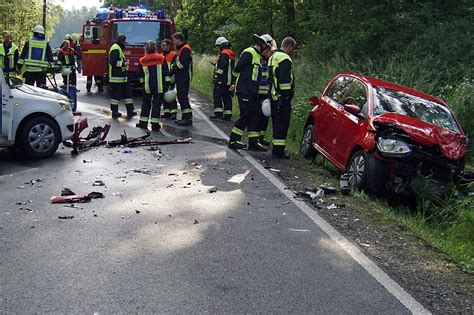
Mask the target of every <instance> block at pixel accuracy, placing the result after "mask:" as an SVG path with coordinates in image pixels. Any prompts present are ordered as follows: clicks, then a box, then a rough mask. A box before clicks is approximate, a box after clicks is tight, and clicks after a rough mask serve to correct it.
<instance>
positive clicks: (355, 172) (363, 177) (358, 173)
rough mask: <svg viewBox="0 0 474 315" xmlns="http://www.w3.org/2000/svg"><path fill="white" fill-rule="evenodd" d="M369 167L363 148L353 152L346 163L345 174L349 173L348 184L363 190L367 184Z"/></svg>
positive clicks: (352, 187)
mask: <svg viewBox="0 0 474 315" xmlns="http://www.w3.org/2000/svg"><path fill="white" fill-rule="evenodd" d="M369 172H370V168H369V159H368V157H367V154H366V153H365V152H364V151H363V150H359V151H356V152H354V154H353V155H352V156H351V159H350V160H349V164H348V165H347V174H349V186H350V187H351V189H357V190H365V189H367V187H368V185H367V182H368V178H370V175H369Z"/></svg>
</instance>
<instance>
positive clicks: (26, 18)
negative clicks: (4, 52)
mask: <svg viewBox="0 0 474 315" xmlns="http://www.w3.org/2000/svg"><path fill="white" fill-rule="evenodd" d="M46 12H47V13H46V37H47V38H51V36H52V35H53V34H54V30H55V25H56V23H57V21H58V15H59V13H60V12H61V7H60V6H58V5H54V4H51V3H48V6H47V10H46ZM38 24H41V25H42V24H43V1H41V0H15V1H11V0H0V25H1V26H2V29H3V30H9V31H10V32H11V33H12V36H13V41H15V42H16V43H17V44H19V46H20V47H22V46H23V44H24V42H25V41H26V40H27V39H29V38H30V37H31V36H32V30H33V27H34V26H35V25H38Z"/></svg>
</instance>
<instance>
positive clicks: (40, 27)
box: [33, 25, 44, 35]
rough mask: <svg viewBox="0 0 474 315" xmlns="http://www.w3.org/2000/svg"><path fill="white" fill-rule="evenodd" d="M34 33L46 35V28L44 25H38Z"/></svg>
mask: <svg viewBox="0 0 474 315" xmlns="http://www.w3.org/2000/svg"><path fill="white" fill-rule="evenodd" d="M33 32H34V33H38V34H43V35H44V27H43V26H42V25H36V26H35V27H34V28H33Z"/></svg>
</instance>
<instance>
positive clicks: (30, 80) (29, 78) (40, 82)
mask: <svg viewBox="0 0 474 315" xmlns="http://www.w3.org/2000/svg"><path fill="white" fill-rule="evenodd" d="M24 77H25V83H26V84H28V85H35V83H36V86H38V87H41V86H44V85H46V73H44V72H43V71H38V72H25V74H24Z"/></svg>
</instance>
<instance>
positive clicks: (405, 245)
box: [191, 93, 474, 314]
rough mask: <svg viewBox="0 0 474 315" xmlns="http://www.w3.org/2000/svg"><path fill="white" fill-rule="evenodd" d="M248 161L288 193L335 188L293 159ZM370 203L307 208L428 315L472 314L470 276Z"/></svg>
mask: <svg viewBox="0 0 474 315" xmlns="http://www.w3.org/2000/svg"><path fill="white" fill-rule="evenodd" d="M191 98H192V101H193V103H195V104H198V105H199V106H200V107H201V109H202V110H203V111H204V112H205V113H206V114H208V115H212V108H211V106H212V105H210V102H208V101H206V100H205V98H203V97H202V96H200V95H198V94H196V93H193V94H192V95H191ZM214 123H215V124H216V125H217V126H218V127H219V128H221V129H222V130H223V131H224V132H226V133H230V129H231V128H232V126H233V124H232V123H230V122H224V121H214ZM252 156H254V158H256V159H257V160H258V161H259V162H260V163H261V164H262V165H264V166H265V167H266V168H269V169H270V168H271V169H273V170H275V173H277V175H278V176H279V178H280V179H281V180H282V181H283V182H284V183H285V184H286V185H287V186H288V187H289V188H290V189H292V190H293V191H294V192H298V191H306V190H307V188H316V189H317V188H319V187H320V186H321V185H323V186H334V187H338V186H339V184H338V175H337V174H336V173H335V172H331V171H329V170H328V168H325V167H322V166H321V165H316V164H315V163H311V162H310V161H307V160H304V159H301V158H299V157H293V156H292V158H291V159H290V160H278V159H272V158H271V155H270V152H268V153H263V154H262V153H256V154H254V153H252ZM276 170H278V171H276ZM375 199H376V198H374V197H364V196H357V197H354V196H351V195H349V196H344V195H342V194H340V193H339V192H336V193H335V194H333V195H328V196H325V197H322V198H318V201H317V202H316V203H315V204H313V203H311V202H310V201H309V200H308V202H307V203H308V204H309V205H311V206H312V208H313V209H314V210H315V211H317V212H318V214H319V215H320V216H321V217H322V218H324V219H325V220H326V221H327V222H329V223H330V224H331V225H332V226H334V227H335V228H336V229H337V230H338V231H339V232H340V233H341V234H343V235H344V236H345V237H346V238H348V239H349V240H351V241H352V242H353V243H354V244H357V245H358V247H359V248H360V249H361V251H362V252H363V253H365V254H366V255H367V256H368V257H369V258H370V259H371V260H372V261H374V262H375V263H377V265H378V266H379V267H381V268H382V269H383V270H384V271H385V272H386V273H387V274H388V275H389V276H390V277H392V278H393V279H394V280H396V281H397V282H398V283H399V284H400V285H401V286H402V287H404V288H405V289H406V290H407V291H408V292H409V293H410V294H412V296H413V297H414V298H416V299H417V300H418V301H419V302H420V303H422V304H423V305H424V306H425V307H427V308H428V309H429V310H430V311H432V312H433V313H437V314H448V313H449V314H451V313H463V314H464V313H465V314H468V313H473V312H474V275H473V274H471V273H468V272H465V271H463V270H461V268H460V267H459V266H458V265H457V264H456V262H455V261H452V260H451V259H450V258H449V256H448V255H446V254H445V253H443V252H442V251H441V250H439V249H438V248H435V247H433V246H432V245H431V244H430V243H429V242H427V241H426V240H424V239H423V238H422V237H421V236H420V235H417V233H416V232H415V231H413V230H411V229H410V228H409V227H407V226H406V225H404V224H403V223H402V222H397V221H396V220H394V219H392V218H387V217H385V216H384V215H383V214H382V213H381V212H380V210H378V209H379V208H380V204H381V201H377V200H375ZM328 207H329V209H328Z"/></svg>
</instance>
